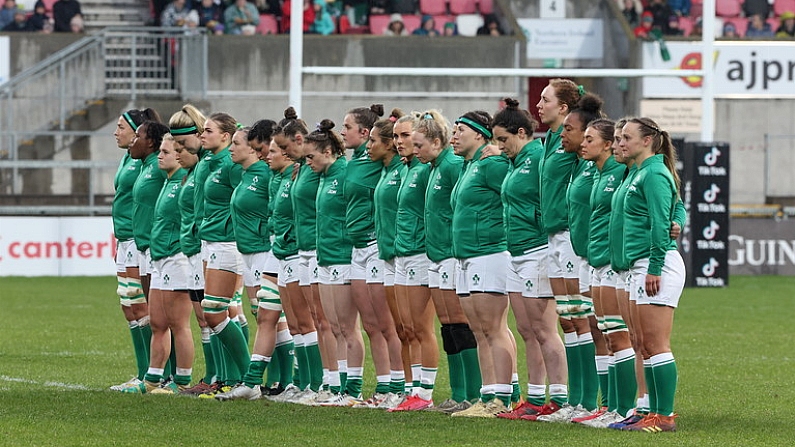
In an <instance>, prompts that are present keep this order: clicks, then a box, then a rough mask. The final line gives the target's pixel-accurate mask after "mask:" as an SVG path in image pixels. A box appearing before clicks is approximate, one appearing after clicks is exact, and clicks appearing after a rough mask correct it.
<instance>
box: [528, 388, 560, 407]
mask: <svg viewBox="0 0 795 447" xmlns="http://www.w3.org/2000/svg"><path fill="white" fill-rule="evenodd" d="M546 397H547V387H546V385H545V384H533V383H528V384H527V402H528V403H530V404H532V405H535V406H537V407H540V406H542V405H544V402H545V401H546ZM565 401H566V395H565V394H564V395H563V402H565Z"/></svg>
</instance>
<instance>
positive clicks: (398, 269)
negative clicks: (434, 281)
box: [395, 253, 431, 286]
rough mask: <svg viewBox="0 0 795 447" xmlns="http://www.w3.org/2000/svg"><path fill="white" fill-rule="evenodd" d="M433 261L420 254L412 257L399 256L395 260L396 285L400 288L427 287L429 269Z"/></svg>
mask: <svg viewBox="0 0 795 447" xmlns="http://www.w3.org/2000/svg"><path fill="white" fill-rule="evenodd" d="M430 264H431V261H430V260H429V259H428V255H426V254H425V253H420V254H418V255H412V256H398V257H396V258H395V285H398V286H427V285H428V268H429V267H430Z"/></svg>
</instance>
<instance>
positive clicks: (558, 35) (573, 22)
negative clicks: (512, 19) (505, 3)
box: [516, 19, 604, 59]
mask: <svg viewBox="0 0 795 447" xmlns="http://www.w3.org/2000/svg"><path fill="white" fill-rule="evenodd" d="M516 22H517V23H518V24H519V26H520V27H521V28H522V31H524V34H525V37H527V58H528V59H602V57H603V54H604V53H603V47H604V44H603V42H604V37H603V36H604V30H603V28H604V25H603V22H602V21H601V20H600V19H560V20H558V19H517V20H516Z"/></svg>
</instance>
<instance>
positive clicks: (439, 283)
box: [428, 258, 458, 290]
mask: <svg viewBox="0 0 795 447" xmlns="http://www.w3.org/2000/svg"><path fill="white" fill-rule="evenodd" d="M457 264H458V259H456V258H447V259H442V261H441V262H433V261H431V264H430V266H429V267H428V287H431V288H434V289H441V290H455V277H456V265H457Z"/></svg>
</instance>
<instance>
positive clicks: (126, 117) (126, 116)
mask: <svg viewBox="0 0 795 447" xmlns="http://www.w3.org/2000/svg"><path fill="white" fill-rule="evenodd" d="M121 116H122V118H124V121H127V124H129V125H130V127H132V130H133V132H135V131H137V130H138V125H137V124H135V121H133V119H132V117H131V116H130V114H129V113H127V112H124V113H122V114H121Z"/></svg>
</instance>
